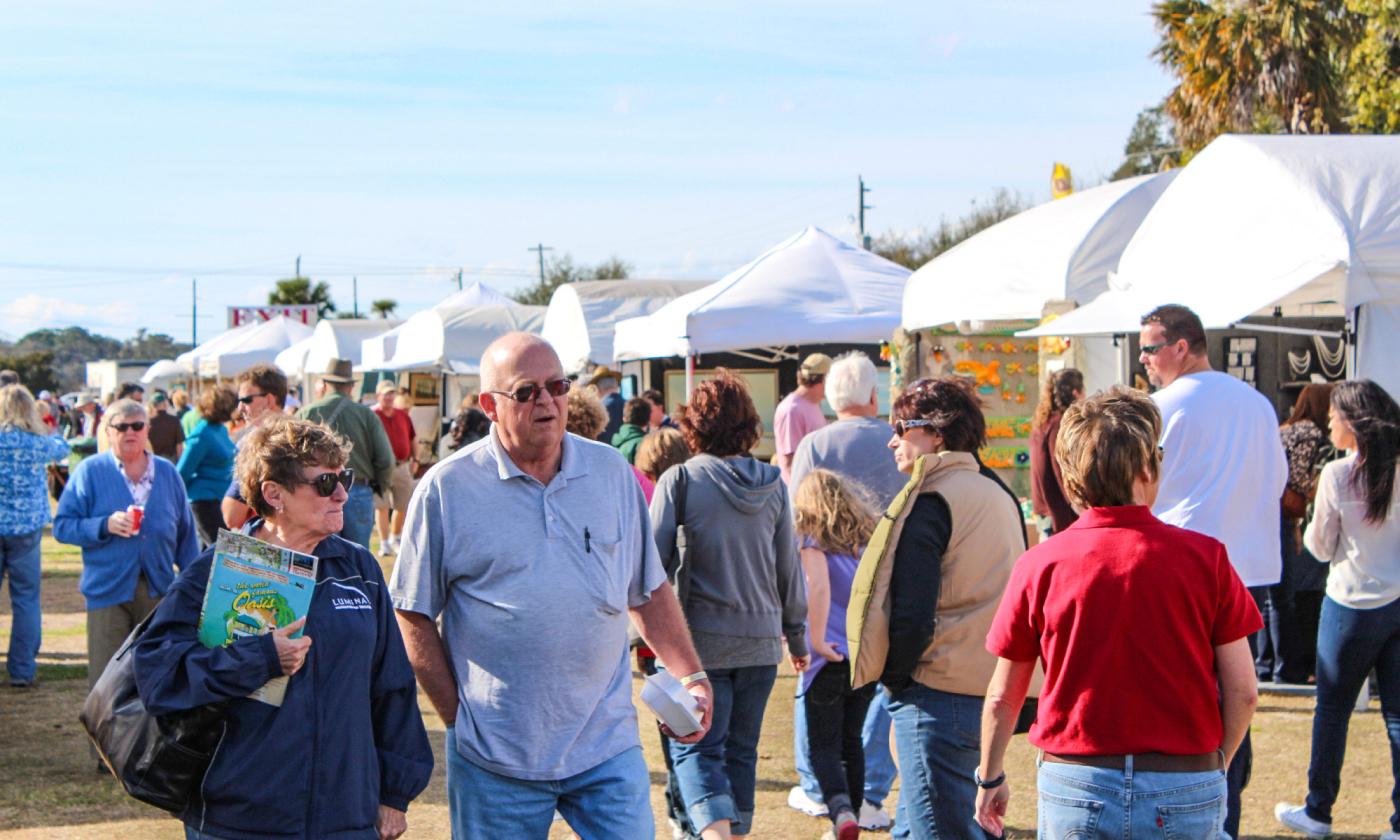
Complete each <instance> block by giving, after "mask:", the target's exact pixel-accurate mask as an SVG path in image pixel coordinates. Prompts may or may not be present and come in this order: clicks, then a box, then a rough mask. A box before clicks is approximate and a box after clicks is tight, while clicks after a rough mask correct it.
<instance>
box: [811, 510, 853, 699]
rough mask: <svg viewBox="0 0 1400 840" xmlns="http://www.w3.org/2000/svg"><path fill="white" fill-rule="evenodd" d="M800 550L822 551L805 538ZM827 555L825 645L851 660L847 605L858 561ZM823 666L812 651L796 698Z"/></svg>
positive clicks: (823, 661)
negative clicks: (827, 592)
mask: <svg viewBox="0 0 1400 840" xmlns="http://www.w3.org/2000/svg"><path fill="white" fill-rule="evenodd" d="M802 547H803V548H804V549H805V548H815V549H817V550H818V551H821V547H820V546H818V545H817V544H816V543H814V542H812V540H811V539H810V538H808V537H803V538H802ZM822 553H823V554H825V555H826V576H827V578H828V579H829V580H830V581H831V586H830V590H831V606H830V607H829V608H828V609H827V612H826V643H827V644H829V645H831V647H832V648H833V649H834V650H836V652H837V653H840V654H841V655H842V656H850V655H851V652H850V651H849V650H848V649H847V648H846V605H847V604H849V603H850V602H851V582H852V581H853V580H855V577H856V567H857V566H859V565H860V558H859V557H852V556H851V555H849V554H832V553H831V552H829V551H824V552H822ZM811 641H812V627H811V626H810V625H808V627H807V646H808V648H812V645H811ZM825 664H826V659H825V658H823V657H822V655H821V654H819V653H817V652H816V649H815V648H812V663H811V665H809V666H808V667H807V670H806V671H804V672H802V688H801V691H799V692H798V694H799V696H800V695H801V694H803V693H805V692H806V691H807V689H808V688H810V687H811V685H812V680H813V679H815V678H816V676H817V672H818V671H820V670H821V669H822V666H823V665H825Z"/></svg>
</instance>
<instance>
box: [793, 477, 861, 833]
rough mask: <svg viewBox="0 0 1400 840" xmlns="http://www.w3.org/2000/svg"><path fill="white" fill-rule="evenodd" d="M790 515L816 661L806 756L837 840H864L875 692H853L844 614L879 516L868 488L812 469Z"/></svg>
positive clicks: (808, 686) (804, 679) (807, 687)
mask: <svg viewBox="0 0 1400 840" xmlns="http://www.w3.org/2000/svg"><path fill="white" fill-rule="evenodd" d="M793 513H794V518H795V520H796V531H797V536H798V539H799V540H801V544H802V570H803V572H804V573H805V575H806V577H807V634H808V643H809V645H810V647H811V648H812V653H813V654H814V655H813V656H812V664H811V666H810V667H808V669H807V672H806V673H804V674H802V675H801V683H800V686H799V690H798V696H799V697H800V698H801V700H800V702H802V704H803V707H804V708H803V710H804V711H805V712H806V713H807V748H808V752H809V753H810V755H811V763H812V773H813V775H815V776H816V778H817V784H819V785H820V786H821V790H822V800H823V801H824V802H826V805H827V813H828V814H829V815H830V816H831V821H832V825H833V826H834V834H835V836H836V838H837V840H852V838H855V837H859V836H860V826H859V824H858V822H857V818H856V815H857V814H859V813H860V806H861V802H860V799H861V797H862V796H863V793H864V791H865V751H864V749H863V747H862V746H861V727H862V725H863V724H864V723H865V713H866V710H867V709H868V708H869V706H870V701H871V698H873V697H874V696H875V684H874V683H871V684H869V685H866V686H863V687H861V688H858V689H852V688H851V687H850V682H851V669H850V664H849V663H848V662H847V661H846V655H847V653H848V650H847V647H846V606H847V604H848V603H849V602H850V599H851V582H852V580H853V579H854V577H855V573H856V567H857V566H858V565H859V564H860V555H861V553H862V552H863V551H864V550H865V544H866V541H868V540H869V539H870V534H871V533H872V532H873V531H874V530H875V523H876V521H877V519H878V514H877V513H876V511H875V507H874V505H873V504H872V503H871V501H870V498H869V492H868V491H866V489H865V488H864V487H863V486H861V485H860V484H859V483H857V482H855V481H852V480H850V479H847V478H843V477H841V476H839V475H837V474H836V473H834V472H832V471H831V470H824V469H814V470H812V471H811V472H809V473H808V474H807V476H806V478H804V479H803V480H802V483H801V484H800V485H799V486H798V488H797V495H796V497H795V499H794V501H793Z"/></svg>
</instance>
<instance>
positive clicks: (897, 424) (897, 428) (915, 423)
mask: <svg viewBox="0 0 1400 840" xmlns="http://www.w3.org/2000/svg"><path fill="white" fill-rule="evenodd" d="M932 425H933V421H932V420H896V421H894V433H895V436H896V437H904V433H905V432H907V431H909V430H910V429H922V428H923V427H925V426H932Z"/></svg>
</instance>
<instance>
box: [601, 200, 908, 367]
mask: <svg viewBox="0 0 1400 840" xmlns="http://www.w3.org/2000/svg"><path fill="white" fill-rule="evenodd" d="M908 277H909V270H908V269H907V268H904V267H903V266H900V265H896V264H895V263H892V262H890V261H889V260H886V259H884V258H883V257H879V256H876V255H875V254H872V253H870V252H869V251H865V250H862V249H860V248H857V247H855V246H854V245H850V244H848V243H846V242H843V241H841V240H840V239H837V238H836V237H834V236H832V235H831V234H829V233H827V232H826V231H824V230H822V229H820V228H816V227H809V228H807V229H806V230H803V231H802V232H801V233H799V234H797V235H796V236H793V237H791V238H789V239H787V240H785V241H783V242H782V243H780V244H778V245H777V246H775V247H773V248H771V249H769V250H768V251H766V252H765V253H764V254H762V255H761V256H759V257H758V258H757V259H755V260H753V261H752V262H749V263H748V264H746V265H744V266H743V267H741V268H739V269H737V270H735V271H734V272H732V273H730V274H729V275H728V276H726V277H725V278H724V279H722V280H719V281H717V282H714V283H711V284H710V285H708V286H705V287H704V288H702V289H699V290H697V291H694V292H690V293H689V294H686V295H684V296H682V297H679V298H677V299H675V300H673V301H671V302H670V303H668V304H666V305H665V306H663V307H661V308H660V309H658V310H657V311H656V312H654V313H652V314H651V315H648V316H646V317H643V318H629V319H627V320H623V321H619V322H618V324H617V329H616V335H615V337H614V345H613V348H614V349H613V356H614V358H615V359H647V358H658V357H665V356H684V355H688V354H690V353H716V352H723V351H729V350H742V349H747V348H756V347H775V346H786V345H792V344H816V343H823V344H825V343H856V344H864V343H875V342H878V341H883V340H885V339H887V338H888V337H889V336H890V334H891V333H893V332H894V329H895V327H897V326H899V318H900V303H901V298H902V297H903V293H904V284H905V281H906V280H907V279H908Z"/></svg>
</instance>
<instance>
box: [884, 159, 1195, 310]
mask: <svg viewBox="0 0 1400 840" xmlns="http://www.w3.org/2000/svg"><path fill="white" fill-rule="evenodd" d="M1178 171H1179V170H1173V171H1171V172H1165V173H1162V174H1159V175H1144V176H1141V177H1138V178H1127V179H1124V180H1122V181H1114V182H1112V183H1109V184H1104V185H1103V186H1099V187H1093V188H1091V189H1087V190H1084V191H1082V192H1078V193H1075V194H1073V195H1070V196H1067V197H1065V198H1062V199H1058V200H1054V201H1050V202H1047V203H1045V204H1041V205H1039V206H1037V207H1032V208H1031V209H1029V210H1026V211H1025V212H1023V213H1018V214H1016V215H1015V216H1012V217H1011V218H1009V219H1006V220H1005V221H1003V222H1000V223H998V224H996V225H993V226H992V227H989V228H987V229H986V230H984V231H982V232H980V233H978V234H977V235H975V236H973V237H971V238H969V239H967V240H966V241H964V242H962V243H960V244H959V245H957V246H956V247H954V248H952V249H951V250H949V251H947V252H945V253H943V254H941V255H939V256H938V257H936V258H934V259H933V260H932V261H930V262H929V263H927V264H926V265H924V266H923V267H922V268H920V269H919V270H918V271H916V272H914V274H913V275H912V276H911V277H910V278H909V283H908V285H906V286H905V287H904V307H903V324H904V328H905V329H909V330H914V329H921V328H924V327H937V326H942V325H944V324H957V323H967V322H972V323H971V324H970V325H969V328H968V329H969V331H971V332H977V331H978V326H977V324H978V323H979V322H981V323H986V322H995V321H1035V320H1039V319H1040V315H1041V311H1042V309H1043V307H1044V305H1045V302H1046V301H1049V300H1072V301H1075V302H1076V303H1088V302H1089V301H1091V300H1093V299H1094V298H1095V297H1096V296H1098V295H1099V294H1100V293H1101V292H1103V291H1104V290H1105V289H1107V288H1108V275H1109V272H1111V271H1113V270H1114V269H1116V268H1117V266H1118V260H1119V258H1120V257H1121V256H1122V254H1123V249H1124V248H1125V247H1126V246H1127V244H1128V240H1129V239H1130V238H1131V237H1132V235H1133V232H1134V231H1136V230H1137V227H1138V225H1139V224H1141V223H1142V220H1143V218H1144V217H1145V216H1146V215H1147V212H1148V211H1149V210H1150V209H1152V205H1153V204H1154V203H1155V202H1156V201H1157V198H1158V197H1159V196H1160V195H1161V194H1162V192H1163V191H1164V190H1165V189H1166V188H1167V185H1169V184H1170V183H1171V182H1172V180H1173V179H1174V178H1175V177H1176V174H1177V172H1178Z"/></svg>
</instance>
